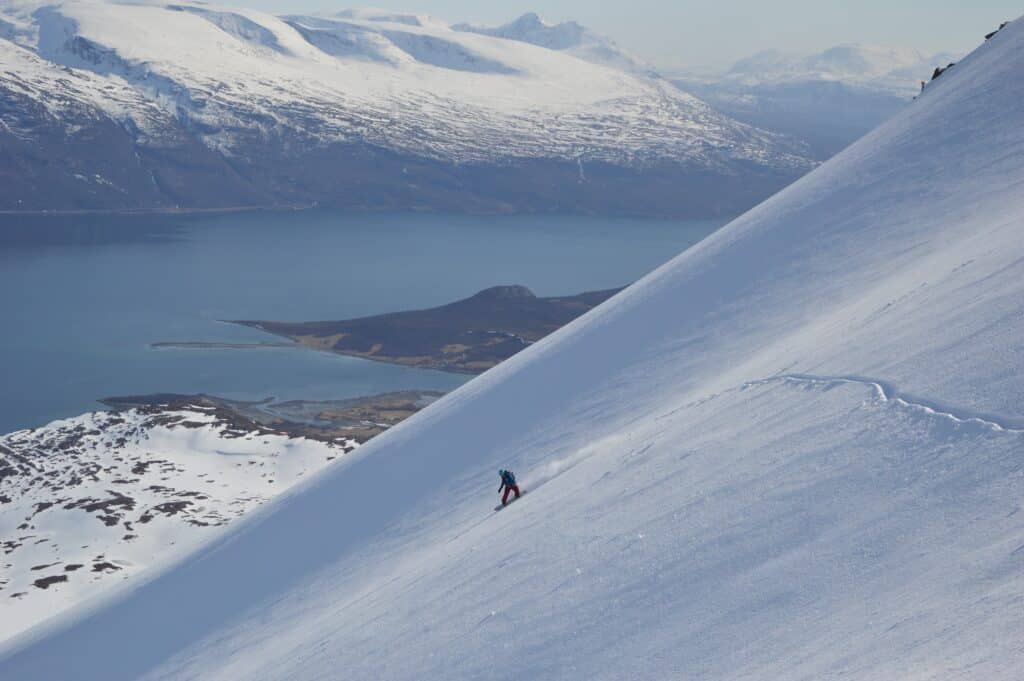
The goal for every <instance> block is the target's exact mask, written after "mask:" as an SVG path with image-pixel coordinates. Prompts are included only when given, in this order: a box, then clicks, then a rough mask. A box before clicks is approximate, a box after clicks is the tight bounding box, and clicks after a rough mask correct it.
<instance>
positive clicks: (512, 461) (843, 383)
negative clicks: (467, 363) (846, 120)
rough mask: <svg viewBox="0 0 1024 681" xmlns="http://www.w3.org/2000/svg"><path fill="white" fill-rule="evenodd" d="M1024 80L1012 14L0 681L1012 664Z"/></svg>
mask: <svg viewBox="0 0 1024 681" xmlns="http://www.w3.org/2000/svg"><path fill="white" fill-rule="evenodd" d="M1022 68H1024V22H1017V23H1016V24H1011V25H1010V26H1009V27H1008V28H1007V29H1005V30H1004V31H1002V32H1001V33H1000V34H999V35H997V36H996V37H995V38H993V39H992V40H991V41H989V42H988V43H986V44H985V45H983V46H982V47H980V48H979V49H978V50H977V51H976V52H975V53H973V54H972V55H970V56H969V57H968V58H967V59H965V60H964V61H963V62H962V63H961V64H960V65H958V66H957V68H956V69H954V70H952V71H950V72H949V73H948V74H946V75H944V76H943V77H942V78H941V79H940V80H939V81H936V82H935V83H934V84H933V86H932V87H930V88H928V90H927V91H926V92H925V93H924V95H923V96H922V97H920V98H919V99H918V100H917V101H916V102H915V103H914V104H913V105H912V106H910V107H908V109H907V110H906V111H904V112H903V113H901V114H900V115H899V116H897V117H896V118H895V119H893V120H892V121H890V122H889V123H887V124H886V125H884V126H883V127H882V128H880V129H878V130H877V131H875V132H873V133H871V134H870V135H869V136H867V137H866V138H864V139H863V140H861V141H860V142H858V143H857V144H855V145H854V146H852V147H851V148H849V149H848V150H846V151H845V152H843V153H842V154H840V155H839V156H837V157H836V158H835V159H833V160H832V161H830V162H828V163H827V164H825V165H824V166H822V167H821V168H819V169H818V170H816V171H814V172H813V173H812V174H810V175H808V176H807V177H806V178H804V179H803V180H801V181H800V182H798V183H797V184H795V185H793V186H792V187H790V188H788V189H787V190H785V191H783V192H782V193H780V194H778V195H777V196H775V197H774V198H772V199H770V200H769V201H767V202H765V203H764V204H762V205H761V206H759V207H758V208H756V209H754V210H753V211H751V212H749V213H747V214H746V215H744V216H743V217H741V218H739V219H738V220H736V221H734V222H733V223H732V224H731V225H729V226H728V227H726V228H725V229H723V230H721V231H720V232H718V233H716V234H715V235H714V236H712V237H710V238H709V239H707V240H705V241H704V242H702V243H701V244H699V245H697V246H695V247H693V248H691V249H689V250H688V251H686V252H685V253H683V254H682V255H680V256H679V257H677V258H676V259H675V260H673V261H671V262H670V263H668V264H667V265H665V266H664V267H662V268H661V269H659V270H658V271H656V272H655V273H653V274H652V275H650V276H649V277H647V278H645V279H644V280H642V281H641V282H639V283H638V284H636V285H634V286H632V287H630V288H629V289H627V290H626V291H625V292H624V293H622V294H620V295H618V296H616V297H615V298H613V299H612V300H611V301H609V302H608V303H606V304H605V305H602V306H600V307H599V308H597V309H596V310H594V311H593V312H591V313H589V314H587V315H586V316H584V317H582V318H580V319H579V320H577V321H576V322H574V323H573V324H571V325H569V326H567V327H565V328H564V329H562V330H561V331H559V332H558V333H556V334H554V335H552V336H550V337H549V338H548V339H546V340H544V341H543V342H540V343H537V344H536V345H534V346H532V347H531V348H529V349H527V350H526V351H524V352H523V353H521V354H519V355H517V356H516V357H514V358H512V359H511V360H509V361H508V362H506V363H504V364H502V365H501V366H499V367H498V368H496V369H494V370H492V371H490V372H488V373H486V374H485V375H483V376H482V377H480V378H478V379H476V380H474V381H472V382H470V383H469V384H467V385H466V386H465V387H464V388H462V389H460V390H458V391H456V392H454V393H452V394H451V395H449V396H448V397H446V398H444V399H442V400H441V401H439V402H437V403H435V404H434V405H433V406H432V407H430V408H428V409H426V410H424V411H423V412H420V413H419V414H418V415H416V416H415V417H413V418H411V419H409V420H408V421H406V422H405V423H404V424H402V425H401V426H400V427H398V428H395V429H393V430H391V431H389V432H387V433H385V434H384V435H382V436H380V437H379V438H376V439H374V440H373V441H372V442H371V443H369V444H368V445H367V446H365V447H361V448H359V449H357V450H356V451H355V452H354V453H352V454H350V455H348V456H347V457H345V458H343V459H341V460H340V461H339V462H338V463H337V464H336V465H334V466H331V467H329V468H328V469H326V470H325V471H324V472H323V473H322V474H320V475H318V476H316V477H315V478H314V479H310V480H307V481H305V482H303V483H301V484H300V485H299V486H297V487H294V488H292V490H290V491H289V492H286V493H285V494H284V495H282V496H281V497H278V498H277V499H275V500H274V501H273V502H270V503H269V504H267V505H265V506H263V507H261V509H259V510H257V511H255V512H254V513H253V514H251V515H247V516H246V517H245V518H243V519H242V520H241V521H240V522H238V523H237V524H235V525H233V526H232V527H231V528H229V529H228V531H227V532H226V533H225V535H224V536H223V538H222V539H220V540H218V541H215V542H214V543H212V544H211V545H209V546H208V547H206V548H204V549H202V550H200V552H199V553H197V554H194V555H193V556H191V557H190V558H188V559H186V560H184V561H183V562H180V563H178V564H176V565H173V566H168V567H166V568H165V569H163V570H160V571H154V572H153V573H151V577H150V578H149V580H148V581H145V582H135V583H128V584H127V585H126V586H125V587H124V588H123V589H122V590H121V592H120V593H119V594H117V595H116V596H115V597H113V598H110V599H107V600H104V601H103V602H101V603H95V604H93V605H91V606H89V607H84V608H81V609H79V610H78V611H77V612H76V614H75V615H74V616H73V617H67V618H65V619H63V620H62V621H60V622H59V623H58V624H56V625H53V626H51V627H49V628H46V629H42V630H36V631H34V632H32V633H30V634H29V635H28V636H25V637H23V638H21V639H18V640H17V641H16V642H15V643H13V644H12V645H11V646H10V647H8V648H7V649H6V652H5V654H4V658H3V661H2V662H0V676H2V677H3V678H5V679H6V678H10V679H54V678H76V679H104V680H110V679H126V678H133V677H146V678H204V679H216V678H224V679H228V678H230V679H239V678H270V679H296V678H302V679H327V678H352V679H364V678H381V679H428V678H432V679H476V678H497V679H524V678H597V679H626V678H706V679H822V678H844V679H873V680H874V679H951V678H956V679H961V678H976V679H985V680H992V679H1019V678H1020V673H1021V669H1024V599H1022V592H1024V588H1022V587H1024V512H1022V508H1021V507H1022V504H1024V447H1022V445H1024V415H1022V412H1021V397H1022V392H1024V391H1022V387H1024V384H1022V376H1021V373H1020V367H1021V359H1022V346H1024V308H1022V300H1024V238H1022V237H1024V225H1022V217H1021V216H1022V214H1024V81H1022V80H1021V79H1020V78H1019V77H1018V74H1019V73H1020V71H1021V69H1022ZM499 467H510V468H512V469H513V470H515V471H516V472H517V473H518V475H519V477H520V481H521V482H522V483H523V485H524V486H525V487H526V488H527V489H528V490H529V492H530V493H529V494H528V495H527V496H526V497H524V498H523V499H522V500H520V501H519V502H517V503H516V504H514V505H512V506H510V507H509V508H508V509H506V510H503V511H501V512H500V513H493V512H492V510H491V509H492V507H493V505H494V503H495V490H496V488H497V482H498V480H497V475H496V471H497V469H498V468H499Z"/></svg>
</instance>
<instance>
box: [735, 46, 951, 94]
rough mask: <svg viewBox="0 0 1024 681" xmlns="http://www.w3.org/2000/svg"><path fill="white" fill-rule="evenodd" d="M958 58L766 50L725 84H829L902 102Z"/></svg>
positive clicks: (874, 49) (903, 52) (906, 51)
mask: <svg viewBox="0 0 1024 681" xmlns="http://www.w3.org/2000/svg"><path fill="white" fill-rule="evenodd" d="M960 56H961V55H956V54H953V53H950V52H942V53H938V54H924V53H922V52H921V51H920V50H916V49H913V48H908V47H890V46H883V45H866V44H859V43H850V44H845V45H837V46H835V47H832V48H829V49H827V50H824V51H822V52H819V53H817V54H811V55H795V54H790V53H786V52H781V51H778V50H769V51H765V52H759V53H758V54H755V55H753V56H751V57H747V58H746V59H741V60H740V61H738V62H736V64H734V65H733V66H732V68H730V69H729V71H728V72H727V73H726V74H725V76H724V80H728V81H732V82H736V83H743V84H745V85H748V86H749V85H762V84H767V83H783V82H787V83H793V82H801V81H833V82H839V83H844V84H846V85H851V86H860V87H863V88H866V89H873V90H878V91H883V92H890V93H892V94H894V95H898V96H904V97H905V96H912V95H915V94H917V92H918V90H919V86H920V82H921V81H922V80H928V79H929V78H930V77H931V73H932V70H933V69H934V68H935V67H936V66H945V65H946V64H948V63H949V62H953V61H956V60H957V59H959V57H960Z"/></svg>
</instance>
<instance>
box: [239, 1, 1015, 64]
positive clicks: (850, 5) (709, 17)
mask: <svg viewBox="0 0 1024 681" xmlns="http://www.w3.org/2000/svg"><path fill="white" fill-rule="evenodd" d="M220 4H231V5H238V6H243V7H252V8H256V9H263V10H268V11H272V12H278V13H283V12H289V13H298V12H317V11H319V12H332V11H337V10H340V9H344V8H346V7H352V6H355V7H361V6H367V5H369V6H373V7H381V8H384V9H389V10H397V11H403V12H412V13H416V14H431V15H434V16H436V17H439V18H441V19H446V20H448V21H451V22H458V21H470V22H479V23H485V24H499V23H504V22H506V21H508V20H510V19H513V18H515V17H516V16H518V15H520V14H522V13H524V12H528V11H535V12H537V13H539V14H540V15H541V16H543V17H544V18H545V19H548V20H549V21H564V20H567V19H574V20H576V21H579V22H580V23H582V24H585V25H587V26H589V27H590V28H592V29H594V30H596V31H599V32H601V33H604V34H606V35H609V36H611V37H612V38H614V39H615V40H616V41H617V42H618V43H619V44H620V45H621V46H623V47H625V48H627V49H629V50H631V51H633V52H635V53H636V54H638V55H640V56H641V57H644V58H646V59H647V60H649V61H651V62H652V63H654V64H655V65H656V66H659V67H662V68H674V67H680V66H724V65H727V64H730V63H732V62H733V61H735V60H736V59H739V58H741V57H745V56H747V55H749V54H752V53H754V52H758V51H760V50H764V49H770V48H775V49H784V50H788V51H797V52H813V51H817V50H821V49H824V48H826V47H831V46H832V45H836V44H838V43H844V42H866V43H878V44H883V45H898V46H909V47H916V48H918V49H920V50H922V51H924V52H940V51H953V52H958V51H967V50H969V49H971V48H973V47H974V46H976V45H977V44H978V43H979V42H980V41H981V40H982V36H983V35H984V34H985V33H988V32H989V31H990V30H992V29H994V28H995V27H996V26H997V25H998V24H999V23H1000V22H1002V21H1005V20H1007V19H1014V18H1016V17H1017V16H1018V15H1019V14H1020V13H1021V12H1022V11H1024V5H1022V3H1021V2H1020V1H1019V0H1016V1H1011V0H714V1H709V0H674V1H673V0H617V1H616V2H607V1H595V0H509V1H506V2H495V1H493V0H491V1H488V0H372V1H371V2H367V3H358V2H356V3H345V2H338V0H220Z"/></svg>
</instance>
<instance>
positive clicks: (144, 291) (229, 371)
mask: <svg viewBox="0 0 1024 681" xmlns="http://www.w3.org/2000/svg"><path fill="white" fill-rule="evenodd" d="M724 222H725V220H712V221H652V220H631V219H598V218H584V217H569V216H522V217H473V216H445V215H374V216H353V215H343V214H338V213H333V212H327V211H306V212H287V213H235V214H224V215H205V216H153V215H145V216H143V215H78V216H61V217H58V216H37V217H25V216H3V217H0V316H2V319H3V324H2V329H3V332H2V333H0V375H2V376H3V387H2V390H0V433H3V432H8V431H11V430H16V429H19V428H26V427H34V426H39V425H42V424H44V423H46V422H48V421H50V420H53V419H56V418H62V417H66V416H72V415H75V414H79V413H82V412H85V411H89V410H93V409H96V408H99V407H100V406H101V405H100V404H98V403H97V402H96V400H97V399H98V398H101V397H106V396H113V395H132V394H143V393H154V392H177V393H198V392H205V393H209V394H214V395H220V396H224V397H229V398H236V399H262V398H265V397H270V396H273V397H276V398H278V399H338V398H344V397H352V396H357V395H367V394H374V393H378V392H385V391H389V390H399V389H437V390H450V389H453V388H455V387H457V386H458V385H460V384H462V383H463V382H465V381H466V380H468V379H469V377H467V376H461V375H455V374H446V373H442V372H437V371H426V370H419V369H410V368H406V367H399V366H392V365H387V364H381V363H376V362H369V361H365V360H360V359H355V358H349V357H341V356H336V355H329V354H325V353H317V352H313V351H307V350H300V349H291V348H266V349H263V348H261V349H163V350H155V349H152V348H151V347H150V344H151V343H155V342H160V341H213V342H246V343H247V342H260V341H274V340H277V339H274V338H273V337H271V336H267V335H265V334H262V333H260V332H258V331H254V330H251V329H245V328H241V327H236V326H233V325H229V324H224V323H221V322H220V321H219V320H223V319H273V320H289V321H304V320H318V319H344V318H348V317H356V316H363V315H373V314H380V313H383V312H391V311H397V310H404V309H413V308H422V307H430V306H433V305H440V304H444V303H447V302H451V301H453V300H456V299H458V298H462V297H465V296H468V295H471V294H473V293H475V292H476V291H478V290H480V289H483V288H486V287H488V286H493V285H497V284H524V285H526V286H528V287H530V288H531V289H532V290H533V291H534V292H535V293H536V294H537V295H559V294H572V293H579V292H582V291H586V290H595V289H603V288H612V287H616V286H622V285H625V284H628V283H630V282H632V281H634V280H635V279H637V278H639V277H640V276H642V275H643V274H645V273H646V272H648V271H650V270H651V269H653V268H654V267H656V266H657V265H659V264H661V263H662V262H664V261H666V260H668V259H669V258H671V257H672V256H674V255H676V254H677V253H678V252H680V251H682V250H684V249H685V248H687V247H688V246H690V245H691V244H693V243H696V242H697V241H699V240H700V239H702V238H703V237H704V236H706V235H707V234H709V233H711V232H712V231H714V230H715V229H717V228H718V227H719V226H720V225H722V224H724ZM666 314H671V311H668V310H666Z"/></svg>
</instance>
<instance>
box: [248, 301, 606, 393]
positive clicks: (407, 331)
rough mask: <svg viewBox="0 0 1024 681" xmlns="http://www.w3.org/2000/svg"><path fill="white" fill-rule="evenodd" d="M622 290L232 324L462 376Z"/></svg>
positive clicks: (508, 354)
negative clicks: (345, 316) (319, 319)
mask: <svg viewBox="0 0 1024 681" xmlns="http://www.w3.org/2000/svg"><path fill="white" fill-rule="evenodd" d="M621 290H622V289H611V290H606V291H591V292H588V293H580V294H578V295H574V296H559V297H551V298H540V297H537V296H536V295H534V293H533V292H532V291H530V289H528V288H526V287H525V286H495V287H492V288H488V289H485V290H483V291H481V292H479V293H477V294H476V295H474V296H471V297H469V298H465V299H463V300H459V301H456V302H454V303H449V304H447V305H442V306H440V307H434V308H430V309H426V310H412V311H407V312H393V313H390V314H382V315H376V316H373V317H361V318H357V319H346V320H341V321H322V322H275V321H263V320H259V321H253V320H232V323H234V324H241V325H243V326H248V327H251V328H254V329H260V330H261V331H266V332H267V333H271V334H274V335H277V336H282V337H284V338H289V339H291V340H292V341H294V342H295V343H297V344H299V345H301V346H304V347H309V348H313V349H316V350H323V351H327V352H335V353H338V354H341V355H350V356H353V357H361V358H363V359H370V360H375V361H379V362H389V363H392V364H401V365H404V366H413V367H420V368H425V369H438V370H441V371H452V372H458V373H467V374H479V373H483V372H484V371H486V370H487V369H490V368H491V367H493V366H495V365H497V364H498V363H500V362H502V361H504V360H506V359H508V358H509V357H511V356H512V355H514V354H516V353H517V352H519V351H520V350H522V349H523V348H525V347H527V346H529V345H531V344H532V343H535V342H536V341H538V340H540V339H541V338H543V337H544V336H547V335H548V334H549V333H552V332H553V331H555V330H557V329H559V328H560V327H562V326H564V325H565V324H567V323H569V322H571V321H572V320H573V319H575V318H577V317H579V316H580V315H582V314H583V313H585V312H587V311H588V310H591V309H592V308H594V307H596V306H597V305H599V304H601V303H603V302H604V301H605V300H608V299H609V298H611V297H612V296H613V295H615V294H616V293H618V292H619V291H621Z"/></svg>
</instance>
